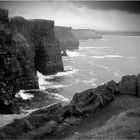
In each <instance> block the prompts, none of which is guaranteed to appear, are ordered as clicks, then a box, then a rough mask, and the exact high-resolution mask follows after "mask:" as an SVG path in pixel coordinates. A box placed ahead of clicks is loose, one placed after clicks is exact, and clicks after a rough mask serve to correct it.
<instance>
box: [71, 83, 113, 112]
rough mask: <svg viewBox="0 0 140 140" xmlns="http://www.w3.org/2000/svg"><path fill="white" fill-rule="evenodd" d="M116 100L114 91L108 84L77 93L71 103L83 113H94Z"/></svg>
mask: <svg viewBox="0 0 140 140" xmlns="http://www.w3.org/2000/svg"><path fill="white" fill-rule="evenodd" d="M113 99H114V91H113V90H112V88H110V87H109V86H108V85H107V84H105V85H101V86H98V87H97V88H94V89H89V90H86V91H83V92H81V93H76V94H75V95H74V96H73V99H72V101H71V104H72V105H75V106H76V107H78V108H79V109H80V110H81V112H83V113H84V112H89V111H94V110H96V109H97V108H99V107H100V106H105V105H106V104H108V103H109V102H110V101H111V100H113Z"/></svg>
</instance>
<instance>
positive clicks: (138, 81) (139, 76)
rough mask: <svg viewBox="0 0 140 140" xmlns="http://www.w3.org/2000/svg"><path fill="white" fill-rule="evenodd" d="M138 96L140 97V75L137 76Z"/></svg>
mask: <svg viewBox="0 0 140 140" xmlns="http://www.w3.org/2000/svg"><path fill="white" fill-rule="evenodd" d="M136 91H137V95H138V96H139V97H140V74H138V75H137V90H136Z"/></svg>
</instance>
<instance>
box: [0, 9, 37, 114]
mask: <svg viewBox="0 0 140 140" xmlns="http://www.w3.org/2000/svg"><path fill="white" fill-rule="evenodd" d="M28 47H29V45H28V43H27V41H26V40H25V38H24V37H23V36H22V35H20V34H18V33H17V32H13V31H12V30H11V29H10V28H9V19H8V11H7V10H3V9H0V65H1V67H0V106H1V107H0V114H1V113H2V114H3V113H5V114H6V113H8V114H9V113H18V112H19V110H18V107H17V106H16V103H15V101H14V98H15V94H16V93H17V92H18V91H19V90H20V89H30V88H38V82H37V79H36V76H35V73H34V68H33V67H32V65H31V64H30V61H29V60H30V58H29V55H27V51H28Z"/></svg>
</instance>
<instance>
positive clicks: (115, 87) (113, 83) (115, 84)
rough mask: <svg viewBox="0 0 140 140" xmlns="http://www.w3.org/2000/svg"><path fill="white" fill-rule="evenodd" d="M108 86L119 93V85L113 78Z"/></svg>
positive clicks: (115, 92)
mask: <svg viewBox="0 0 140 140" xmlns="http://www.w3.org/2000/svg"><path fill="white" fill-rule="evenodd" d="M107 86H108V87H110V88H111V89H112V91H113V93H114V94H118V93H119V86H118V84H117V83H116V82H115V81H113V80H112V81H109V82H107Z"/></svg>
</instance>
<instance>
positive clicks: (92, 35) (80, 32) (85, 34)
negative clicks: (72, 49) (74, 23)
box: [72, 29, 102, 40]
mask: <svg viewBox="0 0 140 140" xmlns="http://www.w3.org/2000/svg"><path fill="white" fill-rule="evenodd" d="M72 33H73V34H74V36H75V37H76V38H77V39H78V40H87V39H102V35H101V34H99V33H97V32H96V31H95V30H91V29H72Z"/></svg>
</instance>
